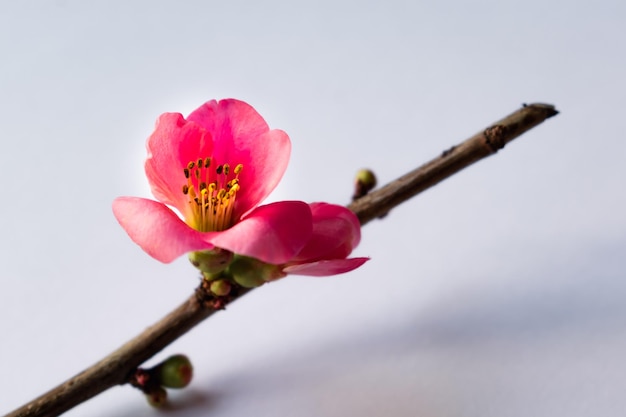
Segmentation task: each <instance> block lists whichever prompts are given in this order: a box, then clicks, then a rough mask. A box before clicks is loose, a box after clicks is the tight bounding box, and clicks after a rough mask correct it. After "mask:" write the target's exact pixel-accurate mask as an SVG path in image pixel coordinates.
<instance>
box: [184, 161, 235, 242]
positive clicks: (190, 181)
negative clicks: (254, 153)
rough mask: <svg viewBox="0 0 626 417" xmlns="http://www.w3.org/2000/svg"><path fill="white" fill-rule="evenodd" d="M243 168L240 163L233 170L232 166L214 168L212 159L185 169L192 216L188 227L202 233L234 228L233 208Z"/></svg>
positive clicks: (192, 164) (188, 219)
mask: <svg viewBox="0 0 626 417" xmlns="http://www.w3.org/2000/svg"><path fill="white" fill-rule="evenodd" d="M242 169H243V165H242V164H238V165H237V166H236V167H235V169H233V170H231V169H230V165H228V164H224V165H218V166H217V167H215V168H214V169H212V168H211V158H205V159H198V160H197V161H191V162H189V163H188V164H187V166H186V167H185V168H184V169H183V172H184V174H185V178H187V184H185V185H183V194H185V195H186V196H188V197H189V200H188V203H189V207H190V213H191V216H188V218H186V219H185V220H186V222H187V224H189V226H191V227H193V228H194V229H196V230H199V231H201V232H215V231H221V230H225V229H228V228H229V227H230V226H232V223H231V222H232V215H233V207H234V205H235V199H236V197H237V191H239V188H240V186H239V173H240V172H241V170H242Z"/></svg>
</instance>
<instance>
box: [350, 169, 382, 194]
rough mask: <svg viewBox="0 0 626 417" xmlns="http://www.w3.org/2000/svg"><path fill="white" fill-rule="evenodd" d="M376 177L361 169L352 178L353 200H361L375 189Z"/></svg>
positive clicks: (370, 171) (367, 170)
mask: <svg viewBox="0 0 626 417" xmlns="http://www.w3.org/2000/svg"><path fill="white" fill-rule="evenodd" d="M376 182H377V181H376V175H374V172H372V170H369V169H361V170H359V171H358V172H357V173H356V177H355V178H354V195H353V196H352V198H353V199H355V200H356V199H357V198H361V197H363V196H364V195H366V194H367V193H369V192H370V191H372V190H373V189H374V187H376Z"/></svg>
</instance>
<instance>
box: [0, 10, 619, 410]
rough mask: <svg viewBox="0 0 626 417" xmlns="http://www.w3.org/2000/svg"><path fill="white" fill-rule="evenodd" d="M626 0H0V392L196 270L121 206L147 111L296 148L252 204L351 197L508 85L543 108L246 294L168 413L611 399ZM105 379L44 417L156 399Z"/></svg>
mask: <svg viewBox="0 0 626 417" xmlns="http://www.w3.org/2000/svg"><path fill="white" fill-rule="evenodd" d="M625 40H626V3H624V2H622V1H618V0H599V1H597V2H593V3H592V2H564V1H548V2H546V1H539V0H526V1H523V2H522V1H476V2H471V3H467V2H462V1H458V0H456V1H450V2H414V1H401V0H389V1H385V2H382V1H380V2H375V1H369V0H365V1H348V0H335V1H326V0H320V1H317V2H292V1H280V0H268V1H264V2H254V1H239V0H231V1H228V2H217V1H210V0H209V1H179V2H174V1H157V0H151V1H147V0H143V1H140V0H137V1H129V2H121V1H101V0H97V1H90V2H83V1H78V0H56V1H34V0H25V1H19V2H17V1H13V2H9V1H4V2H0V56H1V65H0V128H1V141H2V149H1V150H0V189H1V190H2V195H3V205H2V209H1V210H2V211H1V214H2V215H1V216H0V233H1V236H2V239H1V240H0V268H1V269H0V270H1V273H0V334H1V335H2V339H1V340H2V341H1V342H0V358H2V373H3V377H2V378H0V413H2V412H9V411H10V410H12V409H14V408H16V407H18V406H20V405H21V404H22V403H24V402H27V401H29V400H30V399H32V398H33V397H35V396H37V395H39V394H41V393H43V392H44V391H46V390H47V389H49V388H52V387H53V386H55V385H56V384H58V383H60V382H61V381H63V380H65V379H66V378H68V377H70V376H72V375H74V374H75V373H77V372H79V371H81V370H82V369H83V368H85V367H86V366H89V365H91V364H92V363H94V362H95V361H97V360H99V359H100V358H102V357H103V356H105V355H106V354H108V353H109V352H110V351H112V350H113V349H115V348H117V347H118V346H119V345H121V344H122V343H124V342H126V341H127V340H128V339H130V338H131V337H133V336H135V335H136V334H138V333H139V332H140V331H142V330H143V329H144V328H145V327H147V326H149V325H150V324H152V323H153V322H155V321H157V320H158V319H159V318H160V317H162V316H163V315H164V314H166V313H167V312H169V311H170V310H172V309H173V308H174V307H175V306H177V305H178V304H179V303H180V302H182V301H183V300H184V299H185V298H186V297H187V296H188V295H189V294H190V293H191V292H192V291H193V289H194V287H195V286H196V285H197V284H198V274H197V272H196V270H195V269H194V268H193V267H192V266H191V265H190V264H189V263H188V261H187V260H186V259H184V258H182V259H179V260H178V261H176V262H174V263H172V264H169V265H163V264H160V263H159V262H157V261H155V260H153V259H152V258H150V257H149V256H148V255H146V254H145V253H143V252H142V251H141V249H139V247H137V246H136V245H134V244H133V243H132V242H131V241H130V239H129V238H128V237H127V235H126V234H125V232H124V231H123V230H122V229H121V227H119V225H118V224H117V222H116V220H115V218H114V217H113V215H112V212H111V201H112V200H113V199H114V198H115V197H117V196H120V195H138V196H143V197H149V196H150V191H149V188H148V184H147V181H146V179H145V177H144V174H143V160H144V158H145V148H144V146H145V139H146V138H147V137H148V135H149V134H150V133H151V132H152V129H153V126H154V121H155V120H156V118H157V117H158V115H159V114H161V113H163V112H166V111H173V112H181V113H183V114H185V115H186V114H188V113H189V112H191V111H192V110H193V109H195V108H196V107H198V106H199V105H200V104H202V103H203V102H204V101H207V100H209V99H213V98H218V99H219V98H225V97H235V98H238V99H241V100H245V101H247V102H248V103H250V104H251V105H253V106H254V107H255V108H256V109H257V110H258V111H259V113H260V114H261V115H263V117H264V118H265V119H266V120H267V122H268V124H269V125H270V126H271V127H272V128H279V129H283V130H285V131H286V132H287V133H288V134H289V135H290V137H291V140H292V145H293V151H292V158H291V162H290V166H289V169H288V170H287V173H286V174H285V177H284V180H283V181H282V183H281V185H280V186H279V188H278V189H277V190H276V191H275V192H274V193H273V194H272V196H271V197H270V200H268V201H273V200H281V199H302V200H306V201H320V200H324V201H329V202H333V203H338V204H345V203H348V202H349V199H350V195H351V192H352V178H353V175H354V173H355V172H356V171H357V170H358V169H359V168H361V167H370V168H372V169H373V170H374V171H375V172H376V173H377V175H378V178H379V182H380V183H386V182H388V181H390V180H393V179H394V178H396V177H398V176H400V175H402V174H404V173H405V172H407V171H408V170H411V169H413V168H415V167H416V166H418V165H420V164H421V163H423V162H426V161H427V160H430V159H431V158H433V157H435V156H437V155H439V154H440V153H441V151H443V150H444V149H448V148H449V147H450V146H451V145H454V144H456V143H458V142H460V141H462V140H464V139H466V138H468V137H469V136H471V135H472V134H474V133H476V132H478V131H481V130H483V129H484V128H485V127H487V126H488V125H489V124H491V123H492V122H494V121H496V120H498V119H500V118H501V117H503V116H505V115H507V114H509V113H511V112H512V111H514V110H516V109H517V108H519V107H520V106H521V105H522V103H524V102H526V103H531V102H546V103H551V104H554V105H556V107H557V109H558V110H560V111H561V114H559V115H558V116H557V117H555V118H553V119H550V120H548V121H547V122H545V123H544V124H542V125H540V126H538V127H537V128H535V129H533V130H531V131H530V132H528V133H526V134H525V135H524V136H522V137H521V138H519V139H517V140H516V141H515V142H513V143H511V144H510V145H508V146H507V147H506V148H505V149H503V150H502V151H500V152H499V153H498V154H497V155H496V156H494V157H491V158H488V159H487V160H484V161H482V162H480V163H478V164H477V165H475V166H472V167H470V168H469V169H467V170H465V171H463V172H461V173H460V174H458V175H456V176H454V177H453V178H451V179H449V180H447V181H445V182H443V183H441V184H439V185H438V186H437V187H435V188H434V189H431V190H429V191H427V192H425V193H424V194H421V195H420V196H418V197H417V198H415V199H413V200H411V201H410V202H408V203H406V204H404V205H402V206H400V207H398V208H397V209H395V210H393V211H392V212H391V213H390V215H389V216H387V217H386V218H385V219H383V220H379V221H374V222H372V223H371V224H368V225H367V226H366V227H364V229H363V239H362V243H361V245H360V246H359V248H358V249H357V250H356V252H355V254H356V255H358V256H370V257H371V261H370V262H368V263H367V264H366V265H365V266H364V267H362V268H360V269H359V270H357V271H354V272H352V273H349V274H346V275H343V276H337V277H331V278H307V277H290V278H289V279H285V280H283V281H279V282H276V283H273V284H271V285H267V286H265V287H263V288H261V289H259V290H257V291H254V292H253V293H251V294H249V295H247V296H246V297H245V298H243V299H242V300H239V301H237V302H236V303H235V304H233V305H232V306H230V307H229V308H228V310H227V311H226V312H223V313H220V314H218V315H217V316H215V317H213V318H211V319H210V320H208V321H206V322H204V323H202V324H201V325H200V326H199V327H197V328H195V329H194V330H192V331H191V333H189V334H187V335H186V336H184V337H183V338H181V339H179V340H178V341H177V342H175V343H174V344H173V345H171V346H170V347H168V348H167V349H166V350H165V351H163V352H162V353H161V354H159V355H158V356H157V357H155V358H154V360H153V361H152V362H150V363H154V362H156V361H159V360H162V359H163V358H165V357H166V356H167V355H169V354H172V353H178V352H181V353H186V354H187V355H189V356H190V357H191V358H192V360H193V362H194V364H195V379H194V381H193V382H192V384H191V386H190V387H189V388H187V389H185V390H182V391H180V392H171V393H170V394H171V395H170V399H171V408H170V410H172V412H171V413H169V415H172V416H177V417H191V416H207V415H211V416H216V417H217V416H220V417H221V416H246V415H255V416H293V415H297V416H300V417H306V416H311V417H313V416H315V417H327V416H346V415H359V416H380V415H388V416H417V415H418V416H431V417H438V416H468V417H469V416H477V417H478V416H480V417H485V416H494V417H495V416H498V417H502V416H529V415H531V416H555V415H568V416H589V415H602V416H622V415H623V410H624V409H625V408H626V397H625V396H624V395H623V391H624V387H625V385H626V365H625V363H626V361H625V360H624V352H625V351H626V282H625V280H624V270H625V269H626V256H625V254H626V216H625V215H624V213H625V212H626V193H625V191H624V182H625V181H624V180H625V179H626V166H625V165H624V162H623V160H624V157H625V156H626V141H625V140H624V137H623V136H624V133H623V129H622V127H621V120H622V119H623V117H624V110H625V104H624V103H625V100H626V94H625V93H626V81H625V78H624V74H626V58H625V55H624V54H623V49H624V41H625ZM157 414H158V411H156V410H154V409H151V408H150V407H149V406H148V405H147V404H146V402H145V401H144V399H143V398H142V395H141V394H140V393H139V392H138V391H136V390H134V389H131V388H129V387H116V388H113V389H111V390H109V391H107V392H106V393H104V394H102V395H100V396H98V397H96V398H95V399H93V400H91V401H89V402H87V403H85V404H83V405H81V406H79V407H77V408H75V409H73V410H72V411H70V412H68V413H67V415H68V416H95V417H104V416H113V415H114V416H121V417H124V416H128V417H130V416H133V417H137V416H154V415H157Z"/></svg>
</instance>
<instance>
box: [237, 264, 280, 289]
mask: <svg viewBox="0 0 626 417" xmlns="http://www.w3.org/2000/svg"><path fill="white" fill-rule="evenodd" d="M226 272H227V273H228V274H229V275H230V276H231V277H232V278H233V279H234V280H235V282H236V283H237V284H239V285H241V286H242V287H245V288H255V287H260V286H261V285H263V284H265V283H266V282H268V281H273V280H276V279H278V278H282V277H284V276H285V275H286V274H285V273H284V272H283V271H282V268H281V267H280V266H278V265H271V264H266V263H265V262H261V261H259V260H258V259H254V258H248V257H246V256H236V257H235V259H234V260H233V262H232V263H231V264H230V266H229V267H228V271H226Z"/></svg>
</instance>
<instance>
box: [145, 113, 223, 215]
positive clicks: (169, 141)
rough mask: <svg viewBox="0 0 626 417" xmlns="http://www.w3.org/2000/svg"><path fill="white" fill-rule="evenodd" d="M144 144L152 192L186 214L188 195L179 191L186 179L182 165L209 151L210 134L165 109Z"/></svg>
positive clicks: (179, 115)
mask: <svg viewBox="0 0 626 417" xmlns="http://www.w3.org/2000/svg"><path fill="white" fill-rule="evenodd" d="M146 147H147V149H148V158H147V159H146V163H145V170H146V176H147V177H148V181H149V182H150V187H151V189H152V194H154V197H155V198H156V199H157V200H159V201H161V202H163V203H165V204H169V205H171V206H173V207H176V208H177V209H178V210H179V211H180V212H181V214H182V215H183V216H185V217H187V215H188V213H187V212H186V211H187V210H188V208H189V205H188V204H187V200H188V197H187V196H186V195H184V194H183V193H182V187H183V185H185V184H186V183H187V179H186V178H185V175H184V172H183V169H184V168H185V167H186V166H187V163H188V162H189V161H191V160H196V159H197V158H198V157H199V156H198V155H201V154H202V153H203V152H204V153H208V154H210V153H211V151H212V148H213V142H212V140H211V135H210V134H208V133H207V132H206V131H205V130H204V129H202V128H201V127H200V126H198V125H196V124H195V123H189V122H187V121H186V120H185V119H184V118H183V116H182V115H181V114H179V113H165V114H162V115H161V116H160V117H159V119H158V120H157V122H156V126H155V130H154V132H153V133H152V135H150V137H149V138H148V141H147V143H146Z"/></svg>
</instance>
